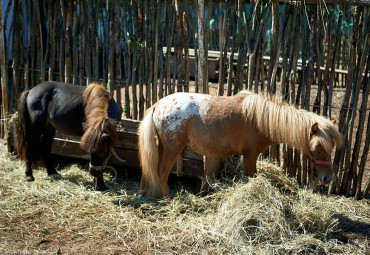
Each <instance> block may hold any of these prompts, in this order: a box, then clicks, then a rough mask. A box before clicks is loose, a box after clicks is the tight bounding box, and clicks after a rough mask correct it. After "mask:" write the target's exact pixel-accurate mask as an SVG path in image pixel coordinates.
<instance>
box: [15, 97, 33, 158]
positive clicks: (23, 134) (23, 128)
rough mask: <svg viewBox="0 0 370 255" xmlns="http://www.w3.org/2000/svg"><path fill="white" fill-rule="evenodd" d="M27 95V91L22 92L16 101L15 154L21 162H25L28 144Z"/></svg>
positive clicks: (28, 117)
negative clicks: (16, 153)
mask: <svg viewBox="0 0 370 255" xmlns="http://www.w3.org/2000/svg"><path fill="white" fill-rule="evenodd" d="M28 93H29V91H28V90H27V91H24V92H23V93H22V95H21V97H20V99H19V101H18V121H17V127H16V129H17V130H16V131H17V152H18V156H19V158H20V159H22V160H26V151H27V148H28V146H29V143H30V137H29V134H30V115H29V113H28V109H27V96H28Z"/></svg>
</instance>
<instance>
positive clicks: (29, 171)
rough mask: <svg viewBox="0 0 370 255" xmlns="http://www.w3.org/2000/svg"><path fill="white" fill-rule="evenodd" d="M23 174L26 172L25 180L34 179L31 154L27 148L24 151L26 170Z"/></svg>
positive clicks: (30, 180)
mask: <svg viewBox="0 0 370 255" xmlns="http://www.w3.org/2000/svg"><path fill="white" fill-rule="evenodd" d="M25 174H26V181H28V182H32V181H34V180H35V178H34V177H33V174H32V159H31V155H30V152H29V149H28V148H27V151H26V172H25Z"/></svg>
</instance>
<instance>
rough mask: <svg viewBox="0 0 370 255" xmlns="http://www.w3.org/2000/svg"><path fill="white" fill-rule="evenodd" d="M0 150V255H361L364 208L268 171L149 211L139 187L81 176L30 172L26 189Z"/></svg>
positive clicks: (82, 171)
mask: <svg viewBox="0 0 370 255" xmlns="http://www.w3.org/2000/svg"><path fill="white" fill-rule="evenodd" d="M0 148H1V150H0V157H1V158H0V253H11V254H22V252H23V254H25V252H34V253H35V254H36V252H39V253H40V252H44V253H45V254H47V253H58V252H59V253H62V254H71V253H74V254H122V253H130V254H154V253H159V254H162V253H164V254H178V253H180V254H190V253H196V254H273V253H278V254H286V253H290V254H306V253H313V254H332V253H336V254H340V253H343V254H348V253H355V254H365V253H366V252H367V251H368V250H369V235H370V233H369V229H370V228H369V226H370V216H369V211H370V210H369V201H353V200H352V199H349V198H344V197H328V196H325V195H320V194H317V193H313V192H312V191H310V190H307V189H302V188H300V187H298V186H297V184H296V183H295V182H294V181H293V180H292V179H289V178H287V177H285V176H284V175H283V174H282V173H281V170H280V169H279V168H278V167H276V166H275V165H273V164H270V163H268V162H260V163H259V164H258V170H259V174H258V177H256V178H252V179H249V181H248V182H241V181H235V180H234V181H230V179H227V181H222V180H223V179H225V176H226V175H223V178H221V181H218V182H216V183H214V184H213V189H214V192H213V193H211V194H210V195H208V196H206V197H199V196H197V195H196V194H194V193H193V192H191V191H189V188H188V187H186V186H179V187H178V188H177V189H175V190H172V191H171V192H172V194H173V195H172V197H171V198H165V199H161V200H155V201H150V200H146V199H145V198H142V197H140V196H138V195H137V194H136V191H137V189H138V184H139V180H138V179H131V180H124V179H122V180H121V179H119V180H114V179H112V178H109V176H107V177H106V179H108V181H107V184H108V185H109V186H110V187H112V189H111V190H110V191H109V192H107V193H100V192H95V191H93V189H92V186H93V185H92V178H91V177H90V175H89V174H88V172H87V171H86V166H79V165H68V166H61V167H60V168H59V171H60V173H61V175H62V178H61V179H54V178H52V177H47V176H46V171H45V170H44V169H40V170H36V171H35V178H36V181H35V182H34V183H26V182H24V181H23V177H24V176H23V175H24V173H23V172H24V170H23V166H22V164H21V162H20V161H18V160H17V159H16V158H15V157H14V156H11V155H8V154H7V152H6V150H5V145H4V144H3V142H2V144H1V146H0ZM233 160H235V159H233ZM236 161H237V160H236ZM237 164H239V163H238V162H237ZM229 165H230V164H229ZM231 165H233V167H235V164H231Z"/></svg>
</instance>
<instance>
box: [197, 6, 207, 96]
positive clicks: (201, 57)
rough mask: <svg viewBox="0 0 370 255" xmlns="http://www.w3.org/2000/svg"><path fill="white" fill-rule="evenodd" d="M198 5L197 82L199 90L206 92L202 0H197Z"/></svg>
mask: <svg viewBox="0 0 370 255" xmlns="http://www.w3.org/2000/svg"><path fill="white" fill-rule="evenodd" d="M197 5H198V47H199V54H198V55H199V60H198V83H199V92H200V93H204V94H207V87H208V86H207V85H208V84H205V72H207V70H205V68H204V66H205V61H207V60H206V59H205V57H206V55H205V50H204V0H197Z"/></svg>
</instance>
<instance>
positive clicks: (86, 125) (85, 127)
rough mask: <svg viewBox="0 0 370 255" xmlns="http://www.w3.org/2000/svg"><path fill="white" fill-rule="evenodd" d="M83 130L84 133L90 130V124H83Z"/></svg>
mask: <svg viewBox="0 0 370 255" xmlns="http://www.w3.org/2000/svg"><path fill="white" fill-rule="evenodd" d="M82 129H83V131H84V132H86V130H87V129H89V124H87V123H86V122H82Z"/></svg>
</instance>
